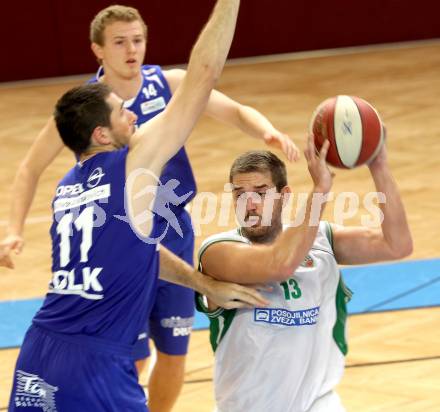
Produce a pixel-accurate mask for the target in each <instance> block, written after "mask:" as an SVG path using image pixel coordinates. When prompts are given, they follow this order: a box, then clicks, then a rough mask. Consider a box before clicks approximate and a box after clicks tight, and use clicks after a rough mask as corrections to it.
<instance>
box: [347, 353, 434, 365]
mask: <svg viewBox="0 0 440 412" xmlns="http://www.w3.org/2000/svg"><path fill="white" fill-rule="evenodd" d="M439 359H440V355H436V356H425V357H423V358H409V359H396V360H390V361H380V362H366V363H354V364H351V365H345V367H346V368H363V367H369V366H386V365H394V364H398V363H410V362H423V361H431V360H439Z"/></svg>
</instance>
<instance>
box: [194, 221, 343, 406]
mask: <svg viewBox="0 0 440 412" xmlns="http://www.w3.org/2000/svg"><path fill="white" fill-rule="evenodd" d="M217 242H243V243H248V244H249V243H250V241H249V240H248V239H247V238H245V237H244V236H242V235H241V233H240V230H239V229H235V230H232V231H229V232H224V233H220V234H217V235H214V236H211V237H209V238H208V239H206V240H205V241H204V243H203V244H202V246H201V249H200V252H199V264H200V260H201V257H202V255H203V253H204V252H205V251H206V250H207V248H208V247H209V246H211V245H212V244H214V243H217ZM200 269H201V270H203V268H201V267H200ZM270 285H271V286H273V292H269V293H266V292H263V295H265V297H267V298H268V300H269V301H270V302H271V303H270V305H269V306H270V307H268V308H254V309H238V310H225V309H222V308H219V309H217V310H215V311H212V312H209V311H208V310H207V308H206V306H205V305H204V303H203V302H204V301H203V297H202V296H200V295H198V297H197V306H198V309H199V310H200V311H203V312H205V313H207V315H208V317H209V320H210V332H211V336H210V339H211V345H212V347H213V350H214V352H215V371H214V390H215V398H216V403H217V408H218V411H219V412H248V411H249V412H250V411H252V412H267V411H272V412H311V411H313V412H315V411H318V410H319V411H325V412H333V411H344V408H343V407H342V405H341V404H340V401H339V398H338V397H337V395H336V394H335V393H334V392H333V389H334V387H335V386H336V385H337V384H338V383H339V381H340V379H341V377H342V374H343V371H344V361H345V359H344V357H345V354H346V353H347V345H346V336H345V321H346V303H347V302H348V301H349V299H350V297H351V292H350V291H349V290H348V289H347V288H346V287H345V286H344V284H343V281H342V278H341V275H340V271H339V268H338V265H337V263H336V260H335V257H334V253H333V248H332V235H331V228H330V225H329V224H328V223H327V222H321V223H320V226H319V231H318V234H317V237H316V239H315V241H314V243H313V246H312V248H311V250H310V251H309V253H308V255H307V256H306V258H305V260H304V262H303V263H302V264H301V265H300V266H299V267H298V268H297V269H296V271H295V273H292V276H291V277H290V278H289V279H287V280H286V281H284V282H272V283H270Z"/></svg>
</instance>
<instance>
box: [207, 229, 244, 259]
mask: <svg viewBox="0 0 440 412" xmlns="http://www.w3.org/2000/svg"><path fill="white" fill-rule="evenodd" d="M220 242H240V243H246V244H250V243H251V242H250V241H249V239H247V238H246V237H244V236H243V235H241V234H240V231H239V229H233V230H229V231H227V232H221V233H217V234H215V235H212V236H209V237H207V238H206V239H205V240H204V241H203V242H202V244H201V246H200V250H199V258H200V257H201V256H202V254H203V253H204V252H205V251H206V249H208V247H209V246H211V245H213V244H215V243H220Z"/></svg>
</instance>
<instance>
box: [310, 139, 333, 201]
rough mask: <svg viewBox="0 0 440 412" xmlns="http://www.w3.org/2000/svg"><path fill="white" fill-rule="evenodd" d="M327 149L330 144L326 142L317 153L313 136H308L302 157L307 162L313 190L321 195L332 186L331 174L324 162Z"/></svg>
mask: <svg viewBox="0 0 440 412" xmlns="http://www.w3.org/2000/svg"><path fill="white" fill-rule="evenodd" d="M329 147H330V142H329V141H328V140H326V141H325V142H324V144H323V145H322V147H321V150H320V151H319V152H318V151H317V149H316V146H315V141H314V138H313V135H309V138H308V140H307V148H306V150H304V156H305V158H306V160H307V166H308V168H309V173H310V176H312V180H313V183H314V185H315V190H316V191H318V192H322V193H328V192H329V191H330V189H331V187H332V184H333V173H331V172H330V170H329V168H328V166H327V163H326V160H325V159H326V158H327V153H328V148H329Z"/></svg>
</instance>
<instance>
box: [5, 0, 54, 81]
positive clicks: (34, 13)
mask: <svg viewBox="0 0 440 412" xmlns="http://www.w3.org/2000/svg"><path fill="white" fill-rule="evenodd" d="M55 3H56V0H39V1H35V2H34V1H29V2H26V1H25V2H21V1H20V2H14V1H4V2H2V4H1V24H0V38H1V45H2V47H1V56H2V57H1V64H0V81H11V80H21V79H29V78H38V77H50V76H58V75H59V73H60V67H59V47H58V36H57V33H56V29H55V13H54V4H55Z"/></svg>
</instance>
